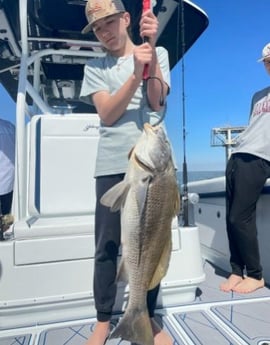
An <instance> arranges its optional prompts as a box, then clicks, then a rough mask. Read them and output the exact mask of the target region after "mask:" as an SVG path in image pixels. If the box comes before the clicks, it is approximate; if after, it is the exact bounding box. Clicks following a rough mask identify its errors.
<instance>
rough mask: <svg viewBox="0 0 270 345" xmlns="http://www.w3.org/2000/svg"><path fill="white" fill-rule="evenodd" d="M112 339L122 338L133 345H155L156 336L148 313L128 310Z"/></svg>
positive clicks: (111, 335)
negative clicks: (134, 344) (133, 344)
mask: <svg viewBox="0 0 270 345" xmlns="http://www.w3.org/2000/svg"><path fill="white" fill-rule="evenodd" d="M110 338H121V339H123V340H127V341H130V342H131V343H137V344H143V345H154V336H153V332H152V327H151V321H150V318H149V315H148V312H147V310H146V308H145V310H139V309H136V310H134V309H127V310H126V312H125V314H124V316H123V318H122V319H120V321H119V323H118V324H117V325H116V328H115V329H114V330H113V331H112V333H111V334H110Z"/></svg>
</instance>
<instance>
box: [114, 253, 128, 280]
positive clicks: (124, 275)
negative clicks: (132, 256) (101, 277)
mask: <svg viewBox="0 0 270 345" xmlns="http://www.w3.org/2000/svg"><path fill="white" fill-rule="evenodd" d="M116 280H117V281H121V282H125V283H128V270H127V268H126V264H125V260H124V259H123V257H122V258H121V260H120V263H119V268H118V272H117V276H116Z"/></svg>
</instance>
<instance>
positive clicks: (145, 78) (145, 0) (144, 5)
mask: <svg viewBox="0 0 270 345" xmlns="http://www.w3.org/2000/svg"><path fill="white" fill-rule="evenodd" d="M154 2H155V1H154ZM152 7H153V4H152V1H151V0H143V1H142V11H143V12H144V11H147V10H149V9H150V8H152ZM148 40H149V39H148V37H144V38H143V42H144V43H145V42H148ZM153 79H155V80H158V81H159V83H160V97H159V105H160V106H161V107H163V106H164V105H165V98H164V85H163V82H162V80H161V79H160V78H158V77H155V76H150V75H149V65H145V66H144V70H143V87H142V94H143V99H144V100H145V104H144V103H143V104H142V107H141V109H142V110H141V112H140V117H141V122H142V125H143V122H144V121H143V109H144V105H148V106H149V101H148V97H147V84H148V82H149V80H153ZM165 113H166V109H164V111H163V112H162V116H161V117H160V118H159V119H158V120H157V121H156V122H155V123H154V124H152V126H153V127H154V126H158V125H159V124H160V123H161V122H162V121H163V120H164V117H165Z"/></svg>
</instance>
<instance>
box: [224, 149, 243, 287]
mask: <svg viewBox="0 0 270 345" xmlns="http://www.w3.org/2000/svg"><path fill="white" fill-rule="evenodd" d="M236 157H237V156H236V155H232V156H231V158H230V159H229V161H228V163H227V167H226V229H227V237H228V242H229V249H230V263H231V266H232V273H231V275H230V276H229V278H228V279H226V280H225V281H223V282H222V283H221V284H220V289H221V290H222V291H225V292H228V291H231V289H232V288H233V287H234V286H235V285H237V284H238V283H239V282H240V281H241V280H242V276H243V269H244V264H243V262H242V260H241V257H240V253H239V251H238V248H237V242H236V240H235V238H234V232H233V227H232V225H231V223H230V212H231V208H232V204H233V198H234V185H235V180H234V177H235V175H234V170H235V167H234V166H235V164H236V163H235V158H236Z"/></svg>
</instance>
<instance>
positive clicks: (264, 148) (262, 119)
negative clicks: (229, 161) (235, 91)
mask: <svg viewBox="0 0 270 345" xmlns="http://www.w3.org/2000/svg"><path fill="white" fill-rule="evenodd" d="M237 152H245V153H250V154H253V155H255V156H258V157H261V158H263V159H266V160H267V161H270V87H266V88H264V89H263V90H260V91H258V92H256V93H255V94H254V96H253V98H252V103H251V112H250V119H249V125H248V127H247V128H246V129H245V130H244V132H243V133H241V135H240V136H239V138H238V140H237V144H236V146H235V148H234V150H233V152H232V153H237Z"/></svg>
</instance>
